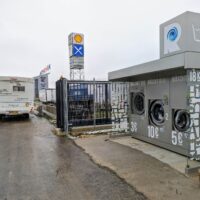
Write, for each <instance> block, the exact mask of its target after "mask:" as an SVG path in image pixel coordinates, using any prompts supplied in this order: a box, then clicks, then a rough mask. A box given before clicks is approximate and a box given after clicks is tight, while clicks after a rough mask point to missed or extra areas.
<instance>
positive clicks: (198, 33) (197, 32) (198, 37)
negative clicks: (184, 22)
mask: <svg viewBox="0 0 200 200" xmlns="http://www.w3.org/2000/svg"><path fill="white" fill-rule="evenodd" d="M192 31H193V37H194V41H195V42H200V26H195V25H193V24H192Z"/></svg>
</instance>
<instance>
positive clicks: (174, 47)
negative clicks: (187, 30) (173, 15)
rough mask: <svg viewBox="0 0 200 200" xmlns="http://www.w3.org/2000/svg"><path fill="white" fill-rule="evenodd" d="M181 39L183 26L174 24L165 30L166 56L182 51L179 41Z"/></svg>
mask: <svg viewBox="0 0 200 200" xmlns="http://www.w3.org/2000/svg"><path fill="white" fill-rule="evenodd" d="M180 37H181V26H180V25H179V24H178V23H173V24H170V25H168V26H166V27H165V28H164V54H168V53H172V52H175V51H179V50H181V49H180V47H179V45H178V41H179V39H180Z"/></svg>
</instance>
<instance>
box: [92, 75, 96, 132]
mask: <svg viewBox="0 0 200 200" xmlns="http://www.w3.org/2000/svg"><path fill="white" fill-rule="evenodd" d="M93 94H94V97H93V99H94V100H93V102H94V103H93V104H94V114H93V118H94V129H95V128H96V90H95V78H93Z"/></svg>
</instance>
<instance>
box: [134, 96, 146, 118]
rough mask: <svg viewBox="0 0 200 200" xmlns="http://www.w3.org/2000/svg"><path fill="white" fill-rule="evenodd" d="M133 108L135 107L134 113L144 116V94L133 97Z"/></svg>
mask: <svg viewBox="0 0 200 200" xmlns="http://www.w3.org/2000/svg"><path fill="white" fill-rule="evenodd" d="M132 107H133V112H135V113H136V114H138V115H142V114H143V113H144V94H143V93H141V92H138V93H136V94H134V95H133V99H132Z"/></svg>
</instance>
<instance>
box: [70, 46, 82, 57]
mask: <svg viewBox="0 0 200 200" xmlns="http://www.w3.org/2000/svg"><path fill="white" fill-rule="evenodd" d="M72 54H73V56H76V57H83V56H84V46H83V45H81V44H73V50H72Z"/></svg>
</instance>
